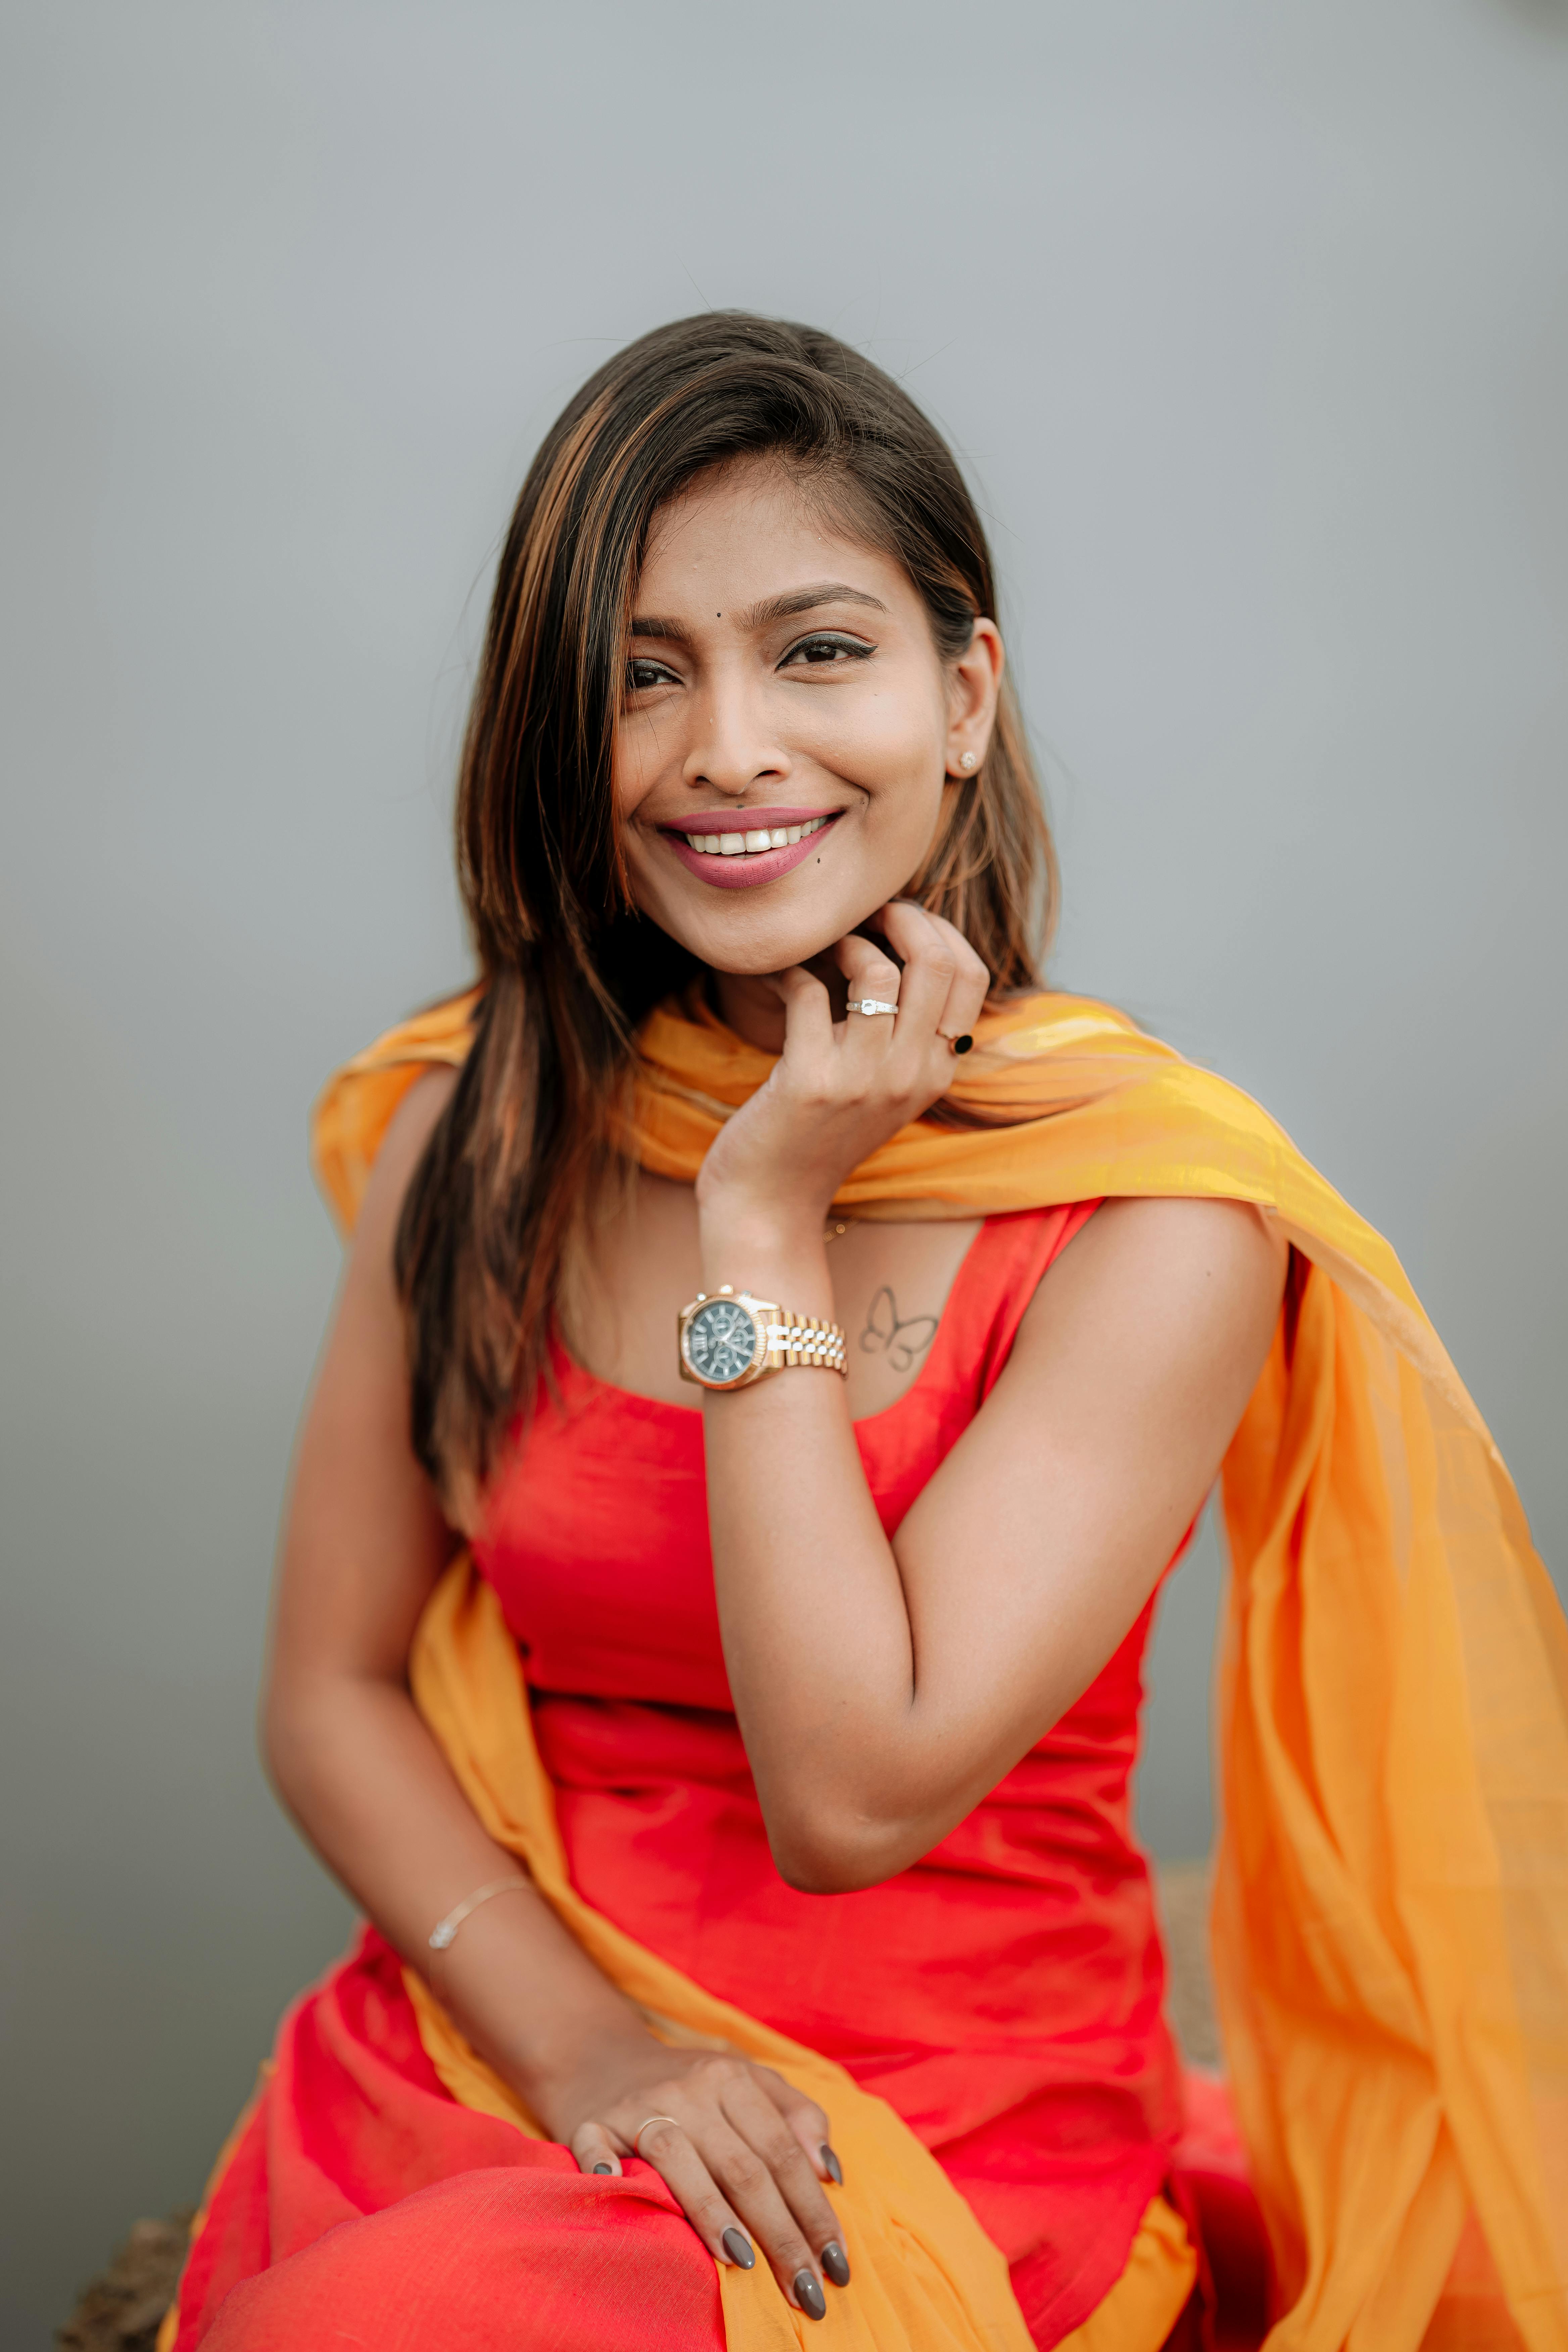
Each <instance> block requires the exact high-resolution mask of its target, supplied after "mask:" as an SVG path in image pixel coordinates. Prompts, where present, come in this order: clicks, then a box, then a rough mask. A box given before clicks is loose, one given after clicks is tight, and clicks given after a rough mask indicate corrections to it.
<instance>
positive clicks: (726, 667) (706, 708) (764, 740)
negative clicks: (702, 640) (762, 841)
mask: <svg viewBox="0 0 1568 2352" xmlns="http://www.w3.org/2000/svg"><path fill="white" fill-rule="evenodd" d="M749 670H750V665H749V664H748V663H746V662H744V661H740V662H735V663H728V662H726V663H724V664H722V665H720V666H716V667H715V668H714V669H713V670H711V671H710V673H709V675H708V677H706V678H705V679H704V681H703V683H702V686H701V687H700V689H699V691H698V693H697V694H696V695H695V696H694V697H693V702H692V722H693V723H692V740H691V744H690V748H689V751H688V752H687V755H686V758H685V760H684V761H683V762H682V765H681V771H680V773H681V781H682V782H684V783H687V784H690V785H698V784H706V785H708V786H709V787H710V790H711V791H714V792H720V793H729V794H730V795H731V797H732V798H734V799H737V800H738V799H739V798H740V797H741V795H742V793H745V792H746V791H748V790H749V789H750V787H751V786H752V785H753V784H757V783H778V782H781V781H782V780H783V778H784V777H785V776H787V775H788V774H789V772H790V764H791V763H790V757H789V753H788V752H787V751H785V749H784V745H783V744H782V743H781V742H780V741H779V740H778V738H777V736H776V734H775V733H774V732H773V730H772V729H771V728H770V727H769V725H768V712H767V698H766V696H765V695H764V694H763V692H762V691H761V690H760V687H759V684H758V682H757V681H756V680H755V679H754V678H753V677H751V676H749V675H748V672H749Z"/></svg>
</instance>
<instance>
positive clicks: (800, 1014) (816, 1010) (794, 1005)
mask: <svg viewBox="0 0 1568 2352" xmlns="http://www.w3.org/2000/svg"><path fill="white" fill-rule="evenodd" d="M768 979H769V982H770V984H771V985H772V986H773V988H775V989H776V990H777V992H778V993H779V995H780V996H781V997H782V998H783V999H784V1054H785V1056H786V1058H787V1057H789V1055H790V1048H791V1047H792V1046H793V1047H794V1048H795V1055H796V1056H798V1055H800V1054H801V1053H802V1052H805V1053H818V1054H825V1053H829V1052H831V1050H832V1047H833V1004H832V1001H831V999H830V998H829V996H828V993H827V991H826V988H825V987H824V986H823V984H822V982H821V981H819V980H818V979H817V977H816V973H815V972H809V971H806V969H805V965H804V964H798V963H794V964H791V965H789V966H788V968H787V969H786V970H785V971H775V972H770V973H769V974H768Z"/></svg>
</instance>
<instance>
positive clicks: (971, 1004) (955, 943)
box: [926, 914, 991, 1039]
mask: <svg viewBox="0 0 1568 2352" xmlns="http://www.w3.org/2000/svg"><path fill="white" fill-rule="evenodd" d="M926 920H927V921H928V922H930V923H934V924H935V925H936V928H937V929H938V930H939V931H942V932H943V933H945V935H946V937H947V939H948V940H949V941H950V943H951V945H952V951H953V958H954V971H953V975H952V987H951V988H950V989H949V991H948V998H947V1004H946V1007H945V1009H944V1011H943V1012H942V1014H941V1015H940V1017H939V1019H938V1021H937V1024H936V1025H937V1031H938V1034H939V1035H941V1036H943V1037H946V1038H949V1039H951V1038H953V1037H963V1036H965V1035H967V1034H968V1033H969V1032H970V1031H971V1030H972V1029H973V1026H974V1024H975V1023H976V1022H977V1021H978V1020H979V1018H980V1016H981V1014H982V1013H984V1010H985V1000H986V998H987V997H988V996H989V995H990V993H991V974H990V973H989V971H987V970H986V968H985V965H984V962H983V961H982V960H981V958H980V957H979V956H978V955H976V953H975V951H974V950H973V948H972V947H971V946H970V944H969V941H968V940H966V939H965V938H964V936H963V932H962V931H961V930H958V929H955V927H954V926H953V925H952V923H950V922H949V921H948V920H947V919H946V917H945V916H944V915H931V914H928V915H927V917H926Z"/></svg>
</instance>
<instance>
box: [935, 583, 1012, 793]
mask: <svg viewBox="0 0 1568 2352" xmlns="http://www.w3.org/2000/svg"><path fill="white" fill-rule="evenodd" d="M1006 658H1007V657H1006V655H1005V652H1004V651H1003V647H1002V633H1001V631H1000V630H999V629H998V628H997V626H996V624H995V622H994V621H988V620H984V619H981V620H978V621H976V622H975V624H974V634H973V636H972V637H971V638H970V640H969V644H968V646H966V647H965V649H964V651H963V653H961V654H960V655H959V656H958V659H957V660H956V661H955V662H954V664H953V666H952V680H951V685H950V688H949V693H948V725H947V773H948V775H949V777H950V778H951V779H952V781H953V782H960V783H963V782H968V780H969V779H970V778H971V777H972V776H976V775H978V774H979V772H980V770H981V769H982V767H983V766H984V762H985V754H986V752H987V751H989V750H990V748H991V730H992V728H993V727H994V724H995V721H996V697H997V695H998V694H999V693H1000V691H1001V688H1002V671H1003V667H1004V665H1005V661H1006Z"/></svg>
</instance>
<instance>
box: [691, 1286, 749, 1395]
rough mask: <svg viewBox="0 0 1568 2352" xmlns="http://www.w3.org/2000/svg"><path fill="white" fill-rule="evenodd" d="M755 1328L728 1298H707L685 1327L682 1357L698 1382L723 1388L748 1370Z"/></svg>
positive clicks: (742, 1310) (741, 1309)
mask: <svg viewBox="0 0 1568 2352" xmlns="http://www.w3.org/2000/svg"><path fill="white" fill-rule="evenodd" d="M756 1349H757V1336H756V1328H755V1326H754V1325H753V1323H752V1318H751V1317H750V1316H749V1315H748V1314H747V1312H746V1310H745V1308H744V1307H738V1306H737V1305H736V1304H735V1301H734V1300H733V1299H732V1298H710V1300H709V1301H708V1304H707V1305H706V1306H705V1307H699V1308H698V1310H697V1312H696V1314H695V1315H694V1316H693V1317H692V1318H691V1320H690V1322H689V1324H688V1325H687V1327H686V1356H687V1361H688V1362H689V1364H690V1366H691V1369H692V1370H693V1371H694V1372H695V1373H696V1374H697V1377H698V1378H699V1380H703V1381H712V1382H713V1383H714V1384H715V1385H716V1386H718V1387H723V1386H724V1385H725V1384H726V1383H727V1382H728V1381H738V1380H739V1379H740V1377H741V1375H742V1372H748V1371H750V1370H751V1368H752V1358H753V1356H754V1355H755V1354H756Z"/></svg>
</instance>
